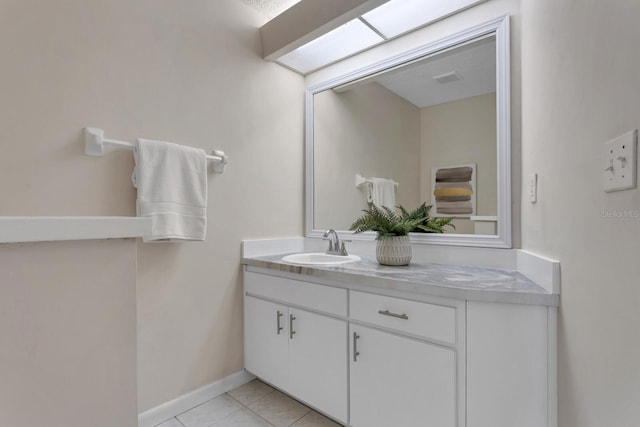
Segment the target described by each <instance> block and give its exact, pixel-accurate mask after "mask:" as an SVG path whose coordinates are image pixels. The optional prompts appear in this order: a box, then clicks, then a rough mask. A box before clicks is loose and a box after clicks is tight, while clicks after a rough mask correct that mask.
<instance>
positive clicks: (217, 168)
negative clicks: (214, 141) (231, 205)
mask: <svg viewBox="0 0 640 427" xmlns="http://www.w3.org/2000/svg"><path fill="white" fill-rule="evenodd" d="M105 144H106V145H112V146H115V147H119V148H124V149H127V150H132V151H133V149H134V148H135V147H136V146H135V144H133V143H131V142H127V141H119V140H117V139H111V138H105V137H104V130H102V129H99V128H91V127H87V128H84V154H86V155H87V156H96V157H100V156H102V155H103V154H104V145H105ZM212 154H213V155H211V156H207V160H209V161H211V162H212V163H213V164H212V167H213V171H214V172H218V173H222V172H224V166H225V165H226V164H227V163H228V161H229V158H228V157H227V156H226V155H225V154H224V151H220V150H213V152H212Z"/></svg>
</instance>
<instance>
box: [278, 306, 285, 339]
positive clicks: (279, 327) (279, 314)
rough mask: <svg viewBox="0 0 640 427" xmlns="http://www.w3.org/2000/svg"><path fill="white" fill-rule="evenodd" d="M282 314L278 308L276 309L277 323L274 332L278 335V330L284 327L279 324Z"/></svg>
mask: <svg viewBox="0 0 640 427" xmlns="http://www.w3.org/2000/svg"><path fill="white" fill-rule="evenodd" d="M282 316H283V314H282V312H281V311H280V310H278V314H277V315H276V325H277V329H276V332H277V333H278V335H280V331H281V330H283V329H284V328H283V327H282V326H281V325H280V318H281V317H282Z"/></svg>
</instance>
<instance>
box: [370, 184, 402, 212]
mask: <svg viewBox="0 0 640 427" xmlns="http://www.w3.org/2000/svg"><path fill="white" fill-rule="evenodd" d="M368 189H369V203H373V204H374V205H376V206H377V207H378V208H381V207H382V206H386V207H388V208H389V209H391V210H395V207H396V183H395V182H394V181H392V180H390V179H385V178H371V179H369V182H368Z"/></svg>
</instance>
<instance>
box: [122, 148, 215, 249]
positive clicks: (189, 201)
mask: <svg viewBox="0 0 640 427" xmlns="http://www.w3.org/2000/svg"><path fill="white" fill-rule="evenodd" d="M134 157H135V161H136V167H135V169H134V173H133V177H132V180H133V183H134V186H136V187H137V188H138V197H137V200H136V209H137V212H138V216H141V217H149V218H151V221H152V225H151V227H152V231H151V235H150V236H145V237H144V238H143V241H144V242H145V243H146V242H154V241H174V240H204V239H205V237H206V233H207V154H206V153H205V152H204V150H201V149H198V148H192V147H186V146H183V145H177V144H172V143H170V142H164V141H152V140H148V139H138V144H137V147H136V150H135V153H134Z"/></svg>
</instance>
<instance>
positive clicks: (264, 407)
mask: <svg viewBox="0 0 640 427" xmlns="http://www.w3.org/2000/svg"><path fill="white" fill-rule="evenodd" d="M339 426H340V425H339V424H336V423H335V422H333V421H332V420H330V419H328V418H326V417H324V416H323V415H320V414H319V413H317V412H315V411H313V410H311V409H310V408H308V407H306V406H304V405H303V404H302V403H300V402H298V401H296V400H294V399H292V398H290V397H289V396H287V395H285V394H283V393H281V392H279V391H278V390H274V389H273V388H272V387H270V386H268V385H267V384H265V383H263V382H260V381H259V380H253V381H251V382H249V383H247V384H244V385H241V386H240V387H238V388H235V389H233V390H231V391H229V392H228V393H225V394H223V395H220V396H218V397H216V398H214V399H211V400H209V401H207V402H205V403H203V404H201V405H199V406H196V407H195V408H193V409H190V410H188V411H187V412H184V413H182V414H180V415H178V416H177V417H175V418H172V419H170V420H168V421H165V422H164V423H162V424H159V425H158V426H156V427H339Z"/></svg>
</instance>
